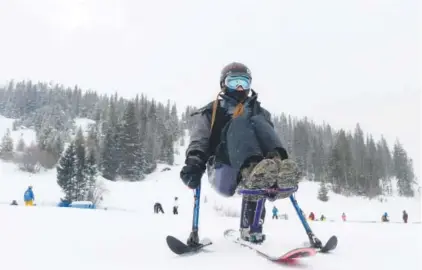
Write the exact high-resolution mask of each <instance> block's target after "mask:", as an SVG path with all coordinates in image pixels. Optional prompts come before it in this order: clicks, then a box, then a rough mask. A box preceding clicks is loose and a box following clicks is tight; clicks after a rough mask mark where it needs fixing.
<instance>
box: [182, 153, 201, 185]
mask: <svg viewBox="0 0 422 270" xmlns="http://www.w3.org/2000/svg"><path fill="white" fill-rule="evenodd" d="M204 172H205V165H204V161H203V160H202V159H201V158H200V157H197V156H189V157H187V158H186V165H185V166H184V167H183V168H182V171H181V172H180V178H181V179H182V181H183V183H185V185H186V186H188V187H189V188H191V189H195V188H197V187H198V186H199V184H201V178H202V175H203V174H204Z"/></svg>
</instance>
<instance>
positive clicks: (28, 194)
mask: <svg viewBox="0 0 422 270" xmlns="http://www.w3.org/2000/svg"><path fill="white" fill-rule="evenodd" d="M23 200H24V201H25V206H33V205H34V200H35V196H34V191H33V190H32V186H29V187H28V189H27V190H26V191H25V193H24V194H23Z"/></svg>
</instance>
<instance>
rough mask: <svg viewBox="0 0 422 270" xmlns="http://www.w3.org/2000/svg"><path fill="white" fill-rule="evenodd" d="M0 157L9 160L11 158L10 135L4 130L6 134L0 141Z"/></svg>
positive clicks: (11, 142)
mask: <svg viewBox="0 0 422 270" xmlns="http://www.w3.org/2000/svg"><path fill="white" fill-rule="evenodd" d="M0 157H1V158H3V159H10V158H12V157H13V139H12V136H11V134H10V129H6V133H5V134H4V136H3V138H2V140H1V145H0Z"/></svg>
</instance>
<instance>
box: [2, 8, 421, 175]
mask: <svg viewBox="0 0 422 270" xmlns="http://www.w3.org/2000/svg"><path fill="white" fill-rule="evenodd" d="M418 10H419V8H418V1H417V0H353V1H352V0H350V1H346V0H343V1H338V0H331V1H328V0H319V1H294V0H289V1H282V0H259V1H257V0H212V1H211V0H207V1H200V0H177V1H174V0H166V1H164V0H154V1H152V0H147V1H141V0H133V1H124V0H117V1H110V0H98V1H97V0H80V1H78V0H69V1H59V0H50V1H43V0H37V1H33V0H26V1H24V0H13V1H12V0H2V1H0V36H1V43H0V83H5V82H7V81H8V80H10V79H12V78H13V79H18V80H20V79H32V80H35V81H54V82H58V83H61V84H64V85H66V86H73V85H75V84H78V85H79V86H81V87H82V88H83V89H93V90H97V91H98V92H102V93H113V92H114V91H118V92H119V93H120V95H122V96H125V97H133V96H134V95H135V94H137V93H145V94H147V95H148V96H149V97H153V98H156V99H158V100H160V101H166V100H167V99H170V100H173V101H175V102H177V104H178V105H180V107H182V106H186V105H195V106H201V105H203V104H204V103H206V102H209V101H211V100H212V99H214V98H215V95H216V94H217V92H218V90H219V89H218V78H219V72H220V70H221V68H222V67H223V66H224V65H225V64H227V63H228V62H231V61H242V62H244V63H245V64H247V65H248V66H249V67H250V69H251V70H252V74H253V86H254V88H255V90H256V91H257V92H258V93H259V99H260V100H261V101H262V104H263V106H264V107H266V108H267V109H269V110H270V111H271V112H272V113H273V114H278V113H281V112H286V113H289V114H292V115H294V116H300V117H301V116H308V117H309V118H310V119H313V120H315V121H316V122H318V123H322V121H326V122H328V123H330V124H332V125H333V126H334V127H335V128H337V129H338V128H345V129H353V128H354V126H355V124H356V122H360V123H361V126H362V128H363V129H364V131H365V132H369V133H372V134H373V135H375V138H376V139H379V137H380V136H381V134H383V135H384V136H385V137H386V138H387V139H388V141H389V143H390V146H391V147H392V144H393V142H394V140H395V138H396V137H398V138H399V139H400V140H401V141H402V142H403V144H404V146H405V148H406V150H407V151H408V153H409V154H410V156H411V158H413V159H414V161H415V168H416V170H417V174H418V175H419V176H420V162H421V159H420V149H421V143H420V137H421V132H420V122H421V116H420V102H421V96H420V91H421V67H420V60H421V58H420V57H421V53H420V51H418V48H420V47H421V45H422V44H421V43H420V41H419V40H420V39H419V40H418V36H419V37H420V30H419V29H418V23H419V25H420V24H421V22H418ZM419 17H420V14H419ZM418 42H419V43H418ZM418 64H419V65H418ZM419 178H420V177H419Z"/></svg>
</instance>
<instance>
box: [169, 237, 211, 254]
mask: <svg viewBox="0 0 422 270" xmlns="http://www.w3.org/2000/svg"><path fill="white" fill-rule="evenodd" d="M166 242H167V245H168V247H169V248H170V250H171V251H173V252H174V253H176V254H177V255H184V254H189V253H196V252H198V251H200V250H201V249H202V248H204V247H206V246H209V245H211V244H212V242H211V241H210V240H209V239H207V238H205V239H203V240H202V241H201V243H198V244H196V245H187V244H185V243H183V242H182V241H180V240H179V239H177V238H176V237H174V236H171V235H169V236H167V237H166Z"/></svg>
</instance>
